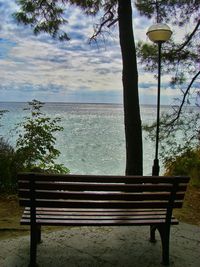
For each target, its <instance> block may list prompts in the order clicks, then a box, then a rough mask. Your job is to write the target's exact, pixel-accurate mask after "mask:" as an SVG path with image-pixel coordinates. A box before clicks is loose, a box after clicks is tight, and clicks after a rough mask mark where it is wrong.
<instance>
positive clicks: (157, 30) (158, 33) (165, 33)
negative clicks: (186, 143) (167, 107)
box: [147, 23, 172, 176]
mask: <svg viewBox="0 0 200 267" xmlns="http://www.w3.org/2000/svg"><path fill="white" fill-rule="evenodd" d="M171 35H172V31H171V30H170V28H169V26H168V25H166V24H163V23H157V24H154V25H152V26H151V27H149V29H148V30H147V36H148V37H149V39H150V40H151V41H152V42H154V43H156V44H158V94H157V123H156V150H155V159H154V162H153V167H152V175H155V176H158V175H159V171H160V166H159V159H158V145H159V127H160V77H161V47H162V43H164V42H166V41H168V40H169V38H170V37H171Z"/></svg>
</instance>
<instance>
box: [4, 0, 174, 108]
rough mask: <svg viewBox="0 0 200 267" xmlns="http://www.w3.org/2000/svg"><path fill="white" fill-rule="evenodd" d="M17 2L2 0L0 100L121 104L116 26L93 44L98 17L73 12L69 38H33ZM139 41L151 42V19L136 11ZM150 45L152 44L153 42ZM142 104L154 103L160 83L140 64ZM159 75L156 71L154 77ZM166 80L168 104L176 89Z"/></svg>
mask: <svg viewBox="0 0 200 267" xmlns="http://www.w3.org/2000/svg"><path fill="white" fill-rule="evenodd" d="M18 8H19V7H18V6H17V4H16V3H15V0H7V1H2V0H0V81H1V82H0V102H2V101H20V102H22V101H31V100H32V99H37V100H40V101H44V102H48V101H50V102H52V101H53V102H86V103H122V102H123V96H122V61H121V52H120V47H119V39H118V29H117V26H116V27H115V28H113V29H112V31H111V33H110V36H109V38H108V39H107V40H105V42H104V41H103V40H99V42H98V43H97V44H96V43H92V44H89V42H88V40H89V37H91V36H92V34H93V25H94V24H95V23H96V22H97V19H96V18H91V17H86V16H85V15H83V14H82V12H81V11H80V10H79V9H77V8H72V7H71V8H69V9H68V13H67V17H68V22H69V23H68V24H67V25H66V26H65V27H66V28H65V29H66V31H67V32H68V34H69V36H70V38H71V40H70V41H69V42H59V41H56V40H52V38H51V37H49V36H48V35H47V34H40V35H38V36H34V34H33V32H32V29H31V28H30V27H27V26H23V25H18V24H17V23H16V22H15V21H14V19H13V17H12V14H13V12H15V11H16V10H18ZM133 17H134V19H133V27H134V34H135V40H136V41H138V40H143V41H148V40H147V37H146V31H147V29H148V27H149V26H150V25H152V24H153V22H152V21H149V20H148V19H146V18H144V17H140V16H139V15H138V14H137V12H136V11H135V10H133ZM149 42H150V41H149ZM138 70H139V96H140V103H141V104H156V101H157V98H156V95H157V80H156V79H155V78H154V74H152V73H147V72H145V71H144V70H143V68H142V66H140V64H138ZM155 74H156V73H155ZM168 81H169V76H168V75H165V76H162V84H161V85H162V88H161V89H162V90H161V104H170V103H171V102H172V101H173V98H174V97H177V95H178V91H176V90H175V89H172V88H169V85H168Z"/></svg>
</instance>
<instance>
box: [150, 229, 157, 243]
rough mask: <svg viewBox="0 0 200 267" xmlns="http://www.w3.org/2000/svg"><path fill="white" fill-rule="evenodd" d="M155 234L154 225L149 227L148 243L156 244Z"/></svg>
mask: <svg viewBox="0 0 200 267" xmlns="http://www.w3.org/2000/svg"><path fill="white" fill-rule="evenodd" d="M155 232H156V226H155V225H150V239H149V241H150V242H151V243H155V242H156V237H155Z"/></svg>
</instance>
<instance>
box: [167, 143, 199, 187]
mask: <svg viewBox="0 0 200 267" xmlns="http://www.w3.org/2000/svg"><path fill="white" fill-rule="evenodd" d="M165 169H166V175H188V176H190V177H191V184H192V185H195V186H200V148H197V149H188V150H187V151H185V152H183V153H182V154H181V155H179V156H176V157H173V158H171V159H170V158H169V159H168V160H166V162H165Z"/></svg>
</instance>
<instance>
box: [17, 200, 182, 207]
mask: <svg viewBox="0 0 200 267" xmlns="http://www.w3.org/2000/svg"><path fill="white" fill-rule="evenodd" d="M30 204H31V203H30V201H29V200H26V199H25V200H23V199H20V205H22V206H30ZM36 206H37V207H57V208H65V207H68V208H88V209H90V208H105V209H106V208H118V209H119V208H121V209H127V208H133V209H141V208H153V209H158V208H167V207H168V201H153V202H151V201H89V200H88V201H85V200H83V201H81V200H79V201H72V200H37V199H36ZM181 206H182V202H181V201H179V200H178V201H176V202H175V204H174V207H177V208H178V207H181Z"/></svg>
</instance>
